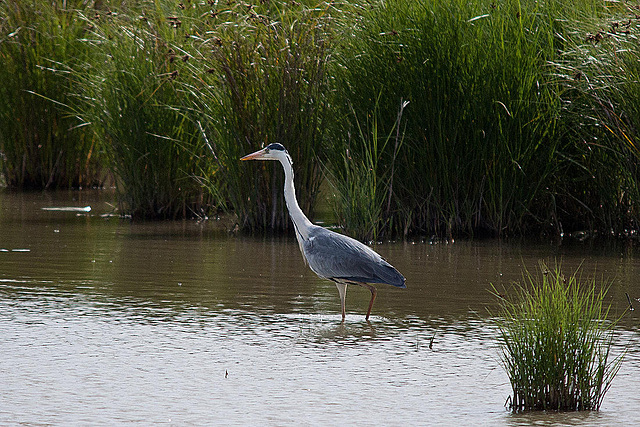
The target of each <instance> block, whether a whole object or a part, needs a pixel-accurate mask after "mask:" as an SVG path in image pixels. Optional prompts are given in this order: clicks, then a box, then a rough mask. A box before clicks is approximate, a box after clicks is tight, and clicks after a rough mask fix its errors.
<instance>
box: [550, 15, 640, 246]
mask: <svg viewBox="0 0 640 427" xmlns="http://www.w3.org/2000/svg"><path fill="white" fill-rule="evenodd" d="M637 21H638V18H637V15H636V11H635V9H633V8H632V7H631V6H630V5H629V4H627V3H625V2H621V3H619V4H618V5H617V6H615V7H611V8H610V10H609V13H607V14H606V15H601V16H592V17H589V18H585V19H583V20H582V21H581V22H580V25H579V26H578V28H576V36H575V37H574V38H573V39H571V40H570V42H569V43H567V46H566V48H565V50H564V52H563V56H562V58H561V59H560V60H559V61H558V62H557V63H555V64H554V67H555V68H556V69H557V73H558V78H559V80H560V81H561V82H562V85H563V86H564V88H565V91H566V93H567V94H568V98H569V99H570V100H571V102H570V103H567V104H566V105H567V106H566V110H567V111H566V113H564V114H563V115H564V117H565V120H566V121H567V123H570V124H571V125H570V126H569V128H570V129H571V140H572V141H575V144H574V146H573V150H572V152H571V153H570V155H568V156H567V158H570V159H571V161H572V162H573V164H574V165H581V166H582V167H583V168H584V169H585V170H587V171H588V174H589V176H588V178H589V179H585V180H584V181H583V182H584V186H583V188H582V189H576V188H571V189H570V191H572V193H573V194H575V201H574V202H573V206H567V207H566V208H563V209H562V210H563V211H571V212H572V213H573V215H574V217H575V219H577V221H578V222H582V223H587V224H588V223H589V222H590V221H591V222H593V223H594V224H592V225H589V226H587V227H585V228H587V229H592V230H593V229H595V230H597V229H600V230H601V233H602V234H605V235H613V236H619V237H627V238H628V237H635V236H634V231H633V230H634V229H635V224H637V222H638V215H639V212H638V202H639V201H640V194H639V188H640V186H639V185H640V181H638V176H639V175H638V159H639V158H640V156H639V155H640V151H639V149H638V142H639V139H638V138H639V135H638V131H637V129H638V126H639V125H640V122H639V121H638V117H639V114H640V91H638V85H637V81H638V79H639V78H640V67H639V66H638V63H639V62H638V61H639V60H640V49H639V48H638V45H637V42H636V40H637V37H638V36H640V29H639V26H638V22H637ZM574 168H575V166H574ZM570 173H571V174H574V172H573V171H571V172H570ZM565 183H566V182H565ZM569 183H570V182H569ZM568 202H569V203H571V201H570V200H568ZM590 217H595V220H593V219H591V220H590Z"/></svg>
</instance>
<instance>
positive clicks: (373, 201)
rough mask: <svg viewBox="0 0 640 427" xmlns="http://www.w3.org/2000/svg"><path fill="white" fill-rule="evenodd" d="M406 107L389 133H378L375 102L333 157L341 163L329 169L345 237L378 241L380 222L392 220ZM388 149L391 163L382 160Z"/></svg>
mask: <svg viewBox="0 0 640 427" xmlns="http://www.w3.org/2000/svg"><path fill="white" fill-rule="evenodd" d="M407 105H408V103H407V102H401V104H400V106H399V107H398V115H397V119H396V123H395V125H394V126H393V128H392V129H391V130H390V132H389V133H388V134H380V132H381V130H380V129H379V126H378V114H379V112H378V105H377V103H376V105H375V106H374V109H373V111H372V112H371V114H369V115H368V117H366V120H367V122H366V123H359V122H356V125H357V128H356V129H354V131H355V132H356V133H355V134H354V135H348V139H347V147H346V148H343V147H338V150H339V151H338V153H335V154H336V155H337V156H341V160H342V162H341V163H339V164H335V163H334V164H333V165H332V168H331V169H330V170H328V176H329V179H330V181H331V182H332V183H333V186H334V188H335V190H336V193H337V195H338V197H339V198H338V200H337V201H335V202H334V212H335V214H336V217H337V218H338V221H339V223H340V224H342V225H343V227H344V229H345V231H346V232H347V233H348V234H350V235H351V236H353V237H356V238H358V239H360V240H363V241H365V240H373V241H375V240H377V239H378V236H379V233H380V230H382V229H383V228H385V227H386V226H387V225H388V224H385V223H383V221H384V220H390V219H391V217H390V215H389V209H391V202H392V199H393V196H394V193H393V184H394V176H395V171H396V168H400V167H402V165H401V164H396V155H397V153H399V152H400V149H401V148H402V144H403V140H404V124H403V121H402V115H403V113H404V109H405V108H406V107H407ZM388 147H390V148H388ZM387 149H393V153H394V156H393V158H392V159H391V163H390V164H387V163H384V162H383V160H382V155H383V153H384V152H385V151H386V150H387ZM385 210H386V212H385Z"/></svg>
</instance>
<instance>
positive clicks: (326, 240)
mask: <svg viewBox="0 0 640 427" xmlns="http://www.w3.org/2000/svg"><path fill="white" fill-rule="evenodd" d="M240 160H278V161H280V164H282V167H283V168H284V200H285V203H286V204H287V209H288V210H289V216H290V217H291V220H292V221H293V225H294V228H295V232H296V238H297V240H298V245H299V246H300V251H301V252H302V257H303V258H304V260H305V262H306V263H307V264H308V265H309V267H310V268H311V270H312V271H313V272H314V273H316V274H317V275H318V276H319V277H321V278H323V279H329V280H331V281H333V282H334V283H335V284H336V287H337V288H338V292H339V293H340V302H341V303H342V320H343V321H344V318H345V298H346V294H347V285H358V286H362V287H364V288H367V289H368V290H369V291H370V292H371V301H370V302H369V309H368V310H367V317H366V319H367V320H369V315H370V314H371V307H373V301H374V300H375V299H376V295H377V292H378V291H377V289H376V288H375V286H373V284H374V283H375V284H378V283H384V284H388V285H393V286H396V287H398V288H406V285H405V280H406V279H405V278H404V276H403V275H402V274H400V272H399V271H398V270H396V269H395V268H394V267H393V266H392V265H391V264H389V263H388V262H387V261H385V260H384V259H383V258H382V257H381V256H380V255H379V254H378V253H377V252H375V251H374V250H373V249H371V248H370V247H368V246H366V245H364V244H362V243H361V242H359V241H357V240H355V239H352V238H351V237H348V236H345V235H343V234H339V233H335V232H333V231H331V230H328V229H326V228H323V227H320V226H318V225H314V224H312V223H311V221H309V219H308V218H307V217H306V216H305V214H304V213H303V212H302V209H300V206H299V205H298V201H297V200H296V193H295V187H294V185H293V160H292V159H291V156H290V155H289V153H288V152H287V150H286V149H285V148H284V146H283V145H282V144H278V143H273V144H270V145H268V146H267V147H265V148H263V149H262V150H258V151H256V152H255V153H251V154H248V155H246V156H244V157H242V158H241V159H240Z"/></svg>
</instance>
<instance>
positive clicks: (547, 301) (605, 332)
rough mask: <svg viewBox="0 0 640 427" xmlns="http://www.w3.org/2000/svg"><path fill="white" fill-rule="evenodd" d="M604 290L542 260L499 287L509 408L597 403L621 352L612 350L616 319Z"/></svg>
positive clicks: (574, 406)
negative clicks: (506, 288) (507, 287)
mask: <svg viewBox="0 0 640 427" xmlns="http://www.w3.org/2000/svg"><path fill="white" fill-rule="evenodd" d="M607 289H608V286H599V285H597V284H596V282H595V280H593V279H589V280H584V279H583V278H582V277H581V276H579V275H578V271H576V272H574V273H573V274H571V275H568V276H565V275H564V274H563V273H562V271H561V267H560V266H557V265H556V267H555V268H549V267H548V266H547V265H546V264H545V263H540V269H539V271H538V274H536V275H534V274H532V273H529V272H528V271H526V272H525V273H524V274H523V279H522V283H521V284H518V285H517V286H516V287H515V290H514V292H513V293H511V294H510V295H509V296H500V295H499V294H498V293H497V292H496V296H498V297H499V301H500V311H499V314H498V316H499V317H498V319H499V320H497V322H498V329H499V340H500V345H501V347H502V364H503V366H504V368H505V370H506V372H507V375H508V376H509V381H510V382H511V388H512V395H511V396H510V397H511V398H510V405H509V406H510V409H512V410H513V411H522V410H531V409H534V410H598V409H599V408H600V405H601V403H602V400H603V398H604V396H605V394H606V392H607V390H609V387H610V386H611V382H612V381H613V379H614V377H615V375H616V374H617V372H618V369H619V368H620V364H621V361H622V357H623V355H620V356H618V357H615V358H614V357H612V355H611V347H612V342H613V334H614V326H615V323H616V322H615V321H610V320H609V319H608V317H609V309H610V306H608V305H606V304H605V298H606V294H607ZM494 292H495V289H494Z"/></svg>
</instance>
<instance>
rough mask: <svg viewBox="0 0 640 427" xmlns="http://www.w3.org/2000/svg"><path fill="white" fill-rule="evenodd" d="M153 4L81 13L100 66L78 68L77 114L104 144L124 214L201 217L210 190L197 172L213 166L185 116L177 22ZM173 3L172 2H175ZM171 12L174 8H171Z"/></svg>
mask: <svg viewBox="0 0 640 427" xmlns="http://www.w3.org/2000/svg"><path fill="white" fill-rule="evenodd" d="M162 6H163V4H161V3H160V2H156V3H146V2H140V3H139V4H134V5H133V6H130V9H124V10H117V9H108V10H106V11H104V12H101V13H100V12H97V13H96V14H95V15H94V16H87V17H85V19H86V23H87V25H88V26H90V28H91V36H90V37H87V38H86V39H85V41H86V43H87V44H89V45H91V46H92V48H93V49H95V55H96V56H98V57H100V61H99V62H100V66H99V67H94V68H93V69H92V70H91V71H86V70H80V72H79V73H78V77H77V78H78V81H79V86H78V89H80V91H79V92H77V94H78V95H77V96H78V99H82V100H83V101H84V102H85V104H84V106H83V108H79V109H78V110H77V115H78V116H79V117H80V118H81V119H82V120H83V121H84V122H85V123H87V124H90V125H91V126H92V127H93V129H94V130H95V132H96V133H97V135H98V136H99V138H100V139H101V140H103V141H104V143H105V145H104V147H105V148H104V151H105V156H106V159H107V163H108V166H109V168H110V170H111V171H112V172H113V174H114V175H115V180H116V189H117V197H118V202H119V205H120V208H121V212H122V213H123V214H127V215H131V216H132V217H134V218H150V219H173V218H184V217H192V216H203V215H206V214H207V212H208V210H209V209H210V206H209V205H211V204H213V205H214V207H215V206H216V200H215V199H214V198H213V196H212V193H211V192H208V191H205V189H204V188H203V186H202V185H201V184H200V181H199V180H198V177H200V176H202V175H203V174H213V173H215V170H216V168H217V165H216V164H215V163H213V162H210V161H209V152H208V149H207V147H206V144H205V141H204V140H203V138H202V135H201V132H200V130H199V129H198V127H197V125H196V123H195V122H194V121H193V120H192V119H191V116H190V113H189V106H190V105H191V102H192V101H191V95H190V94H189V93H187V92H185V91H184V90H183V86H184V84H183V80H185V81H187V82H188V81H190V80H189V79H191V76H190V74H189V72H188V66H187V64H186V63H187V62H188V61H189V59H190V56H189V54H188V53H186V52H185V51H184V50H183V49H182V47H181V45H182V43H183V42H184V39H185V38H186V36H188V34H189V31H190V29H191V28H190V27H187V25H186V24H185V26H184V27H183V26H182V25H181V24H178V22H181V21H180V20H179V19H178V18H177V17H176V15H174V14H173V13H171V12H172V11H171V10H170V9H169V10H165V9H163V7H162ZM174 6H175V5H174ZM176 9H177V6H176Z"/></svg>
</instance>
